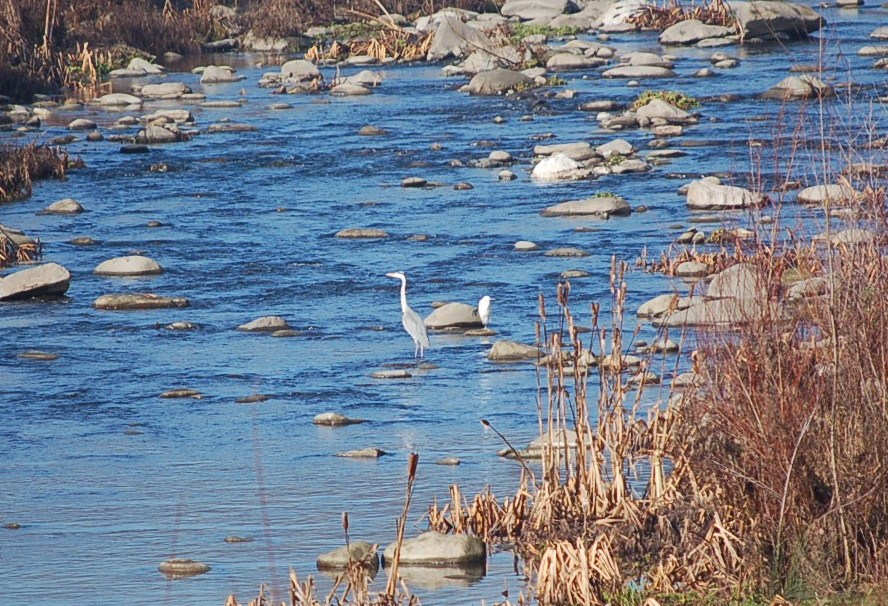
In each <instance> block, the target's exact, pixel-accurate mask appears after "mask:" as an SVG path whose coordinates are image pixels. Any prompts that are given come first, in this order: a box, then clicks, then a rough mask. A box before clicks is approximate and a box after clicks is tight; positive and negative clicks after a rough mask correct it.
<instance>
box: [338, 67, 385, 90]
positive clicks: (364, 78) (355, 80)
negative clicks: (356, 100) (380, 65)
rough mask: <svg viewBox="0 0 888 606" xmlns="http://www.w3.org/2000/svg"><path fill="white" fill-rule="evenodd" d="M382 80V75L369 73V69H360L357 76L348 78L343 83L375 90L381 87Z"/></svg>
mask: <svg viewBox="0 0 888 606" xmlns="http://www.w3.org/2000/svg"><path fill="white" fill-rule="evenodd" d="M383 79H384V78H383V76H382V74H381V73H379V72H374V71H370V70H369V69H362V70H361V71H359V72H358V73H357V74H353V75H351V76H348V77H347V78H346V79H345V82H346V83H348V84H356V85H358V86H363V87H364V88H375V87H377V86H380V85H382V82H383Z"/></svg>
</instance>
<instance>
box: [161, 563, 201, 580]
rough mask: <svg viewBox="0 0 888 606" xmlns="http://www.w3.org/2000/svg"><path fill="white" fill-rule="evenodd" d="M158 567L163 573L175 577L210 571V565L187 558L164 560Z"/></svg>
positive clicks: (191, 575)
mask: <svg viewBox="0 0 888 606" xmlns="http://www.w3.org/2000/svg"><path fill="white" fill-rule="evenodd" d="M157 569H158V570H159V571H160V572H162V573H163V574H165V575H167V576H169V577H172V578H174V579H177V578H184V577H193V576H196V575H199V574H204V573H207V572H209V571H210V567H209V566H208V565H206V564H204V563H203V562H195V561H194V560H188V559H185V558H173V559H171V560H164V561H163V562H161V563H160V566H158V567H157Z"/></svg>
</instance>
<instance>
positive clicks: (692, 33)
mask: <svg viewBox="0 0 888 606" xmlns="http://www.w3.org/2000/svg"><path fill="white" fill-rule="evenodd" d="M733 33H734V30H732V29H730V28H727V27H722V26H721V25H707V24H705V23H703V22H702V21H697V20H696V19H688V20H686V21H680V22H678V23H676V24H675V25H673V26H671V27H667V28H666V29H665V30H664V31H663V33H662V34H660V44H662V45H664V46H684V45H690V44H694V43H696V42H700V41H701V40H706V39H707V38H724V37H725V36H730V35H731V34H733Z"/></svg>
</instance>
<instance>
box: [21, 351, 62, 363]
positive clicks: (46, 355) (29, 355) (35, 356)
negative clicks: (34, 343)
mask: <svg viewBox="0 0 888 606" xmlns="http://www.w3.org/2000/svg"><path fill="white" fill-rule="evenodd" d="M16 357H17V358H20V359H22V360H40V361H45V362H51V361H52V360H58V359H59V354H56V353H50V352H48V351H37V350H36V349H30V350H28V351H23V352H22V353H20V354H19V355H17V356H16Z"/></svg>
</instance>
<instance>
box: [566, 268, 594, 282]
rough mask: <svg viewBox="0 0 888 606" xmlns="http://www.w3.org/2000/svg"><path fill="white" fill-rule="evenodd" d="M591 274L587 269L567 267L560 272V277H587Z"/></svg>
mask: <svg viewBox="0 0 888 606" xmlns="http://www.w3.org/2000/svg"><path fill="white" fill-rule="evenodd" d="M591 275H592V274H590V273H589V272H588V271H584V270H582V269H568V270H566V271H563V272H561V278H562V279H564V280H572V279H579V278H588V277H589V276H591Z"/></svg>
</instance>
